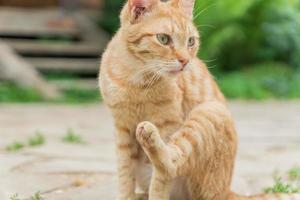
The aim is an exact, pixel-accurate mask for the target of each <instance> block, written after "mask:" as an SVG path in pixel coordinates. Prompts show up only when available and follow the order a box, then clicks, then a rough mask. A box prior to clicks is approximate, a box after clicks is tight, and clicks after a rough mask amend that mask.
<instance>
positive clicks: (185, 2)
mask: <svg viewBox="0 0 300 200" xmlns="http://www.w3.org/2000/svg"><path fill="white" fill-rule="evenodd" d="M173 3H175V4H176V5H177V6H179V7H181V8H182V10H183V11H184V12H185V14H186V15H188V16H189V17H191V18H192V17H193V11H194V6H195V0H174V2H173Z"/></svg>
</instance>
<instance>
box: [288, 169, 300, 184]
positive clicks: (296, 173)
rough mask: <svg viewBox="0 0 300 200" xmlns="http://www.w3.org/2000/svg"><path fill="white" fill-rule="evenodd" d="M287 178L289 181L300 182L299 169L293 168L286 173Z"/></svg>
mask: <svg viewBox="0 0 300 200" xmlns="http://www.w3.org/2000/svg"><path fill="white" fill-rule="evenodd" d="M288 174H289V178H290V179H291V180H299V181H300V167H294V168H292V169H290V170H289V172H288Z"/></svg>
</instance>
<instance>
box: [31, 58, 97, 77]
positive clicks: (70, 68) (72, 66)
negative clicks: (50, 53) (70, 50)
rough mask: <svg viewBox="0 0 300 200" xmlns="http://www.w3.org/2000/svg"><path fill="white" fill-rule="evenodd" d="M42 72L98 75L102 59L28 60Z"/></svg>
mask: <svg viewBox="0 0 300 200" xmlns="http://www.w3.org/2000/svg"><path fill="white" fill-rule="evenodd" d="M26 60H27V61H28V62H29V63H31V64H32V65H33V66H34V67H36V68H37V69H38V70H40V71H42V72H65V73H72V74H97V73H98V71H99V62H100V59H94V58H91V59H90V58H84V59H81V58H26Z"/></svg>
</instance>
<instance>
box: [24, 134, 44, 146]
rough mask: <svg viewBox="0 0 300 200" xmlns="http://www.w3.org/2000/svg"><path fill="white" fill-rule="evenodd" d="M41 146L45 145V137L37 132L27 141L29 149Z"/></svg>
mask: <svg viewBox="0 0 300 200" xmlns="http://www.w3.org/2000/svg"><path fill="white" fill-rule="evenodd" d="M43 144H45V137H44V136H43V135H42V134H41V133H39V132H37V133H36V134H35V136H33V137H30V138H29V139H28V145H29V146H31V147H36V146H41V145H43Z"/></svg>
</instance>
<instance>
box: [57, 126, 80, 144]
mask: <svg viewBox="0 0 300 200" xmlns="http://www.w3.org/2000/svg"><path fill="white" fill-rule="evenodd" d="M62 140H63V141H64V142H68V143H73V144H84V143H85V142H84V141H83V140H82V138H81V136H80V135H77V134H75V133H74V131H73V130H72V129H69V130H68V132H67V134H66V135H65V136H64V137H63V138H62Z"/></svg>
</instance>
